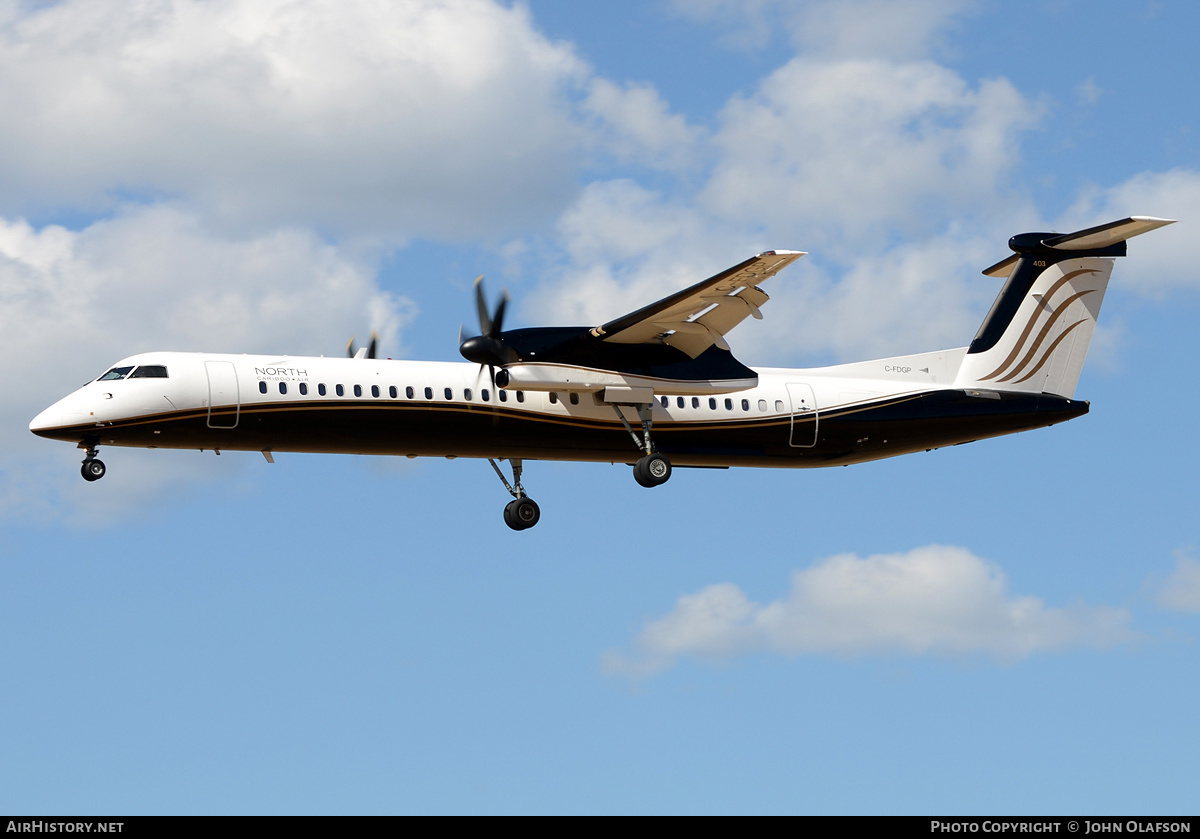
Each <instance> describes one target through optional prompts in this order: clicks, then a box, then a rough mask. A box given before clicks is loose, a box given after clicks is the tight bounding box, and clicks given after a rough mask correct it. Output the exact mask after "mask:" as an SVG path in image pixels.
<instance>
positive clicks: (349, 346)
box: [346, 335, 354, 358]
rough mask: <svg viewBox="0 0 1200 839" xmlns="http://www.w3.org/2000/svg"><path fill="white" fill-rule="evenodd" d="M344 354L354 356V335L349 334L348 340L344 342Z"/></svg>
mask: <svg viewBox="0 0 1200 839" xmlns="http://www.w3.org/2000/svg"><path fill="white" fill-rule="evenodd" d="M346 356H347V357H349V358H354V336H353V335H351V336H350V340H349V341H347V342H346Z"/></svg>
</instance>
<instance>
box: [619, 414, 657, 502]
mask: <svg viewBox="0 0 1200 839" xmlns="http://www.w3.org/2000/svg"><path fill="white" fill-rule="evenodd" d="M653 407H654V406H653V403H641V404H638V405H637V412H638V419H640V420H641V421H642V436H641V437H639V436H638V434H637V432H636V431H634V430H633V427H632V426H631V425H630V424H629V420H627V419H625V414H623V413H621V406H620V405H613V410H614V411H616V412H617V416H618V417H619V418H620V420H621V424H622V425H623V426H625V430H626V431H628V432H629V436H630V437H632V438H633V444H634V445H635V446H637V447H638V449H640V450H642V451H644V452H645V454H644V455H642V456H641V457H639V458H638V460H637V463H635V464H633V479H634V480H635V481H637V482H638V483H639V484H641V485H642V486H644V487H656V486H661V485H662V484H665V483H666V482H667V480H668V479H669V478H670V477H671V461H669V460H667V458H666V457H665V456H664V455H662V454H660V453H659V452H656V451H655V450H654V441H653V440H651V439H650V427H651V425H653V421H652V419H651V411H652V409H653Z"/></svg>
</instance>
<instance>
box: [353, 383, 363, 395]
mask: <svg viewBox="0 0 1200 839" xmlns="http://www.w3.org/2000/svg"><path fill="white" fill-rule="evenodd" d="M354 395H355V396H362V385H355V386H354Z"/></svg>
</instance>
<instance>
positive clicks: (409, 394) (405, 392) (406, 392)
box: [404, 385, 413, 399]
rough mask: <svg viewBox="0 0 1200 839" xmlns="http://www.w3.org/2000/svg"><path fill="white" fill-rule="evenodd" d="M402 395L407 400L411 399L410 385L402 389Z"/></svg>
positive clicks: (411, 390)
mask: <svg viewBox="0 0 1200 839" xmlns="http://www.w3.org/2000/svg"><path fill="white" fill-rule="evenodd" d="M404 395H405V396H407V397H408V398H409V399H412V398H413V389H412V385H409V386H408V387H406V388H404Z"/></svg>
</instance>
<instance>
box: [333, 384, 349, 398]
mask: <svg viewBox="0 0 1200 839" xmlns="http://www.w3.org/2000/svg"><path fill="white" fill-rule="evenodd" d="M333 390H334V392H335V393H336V394H337V395H338V396H345V395H346V389H345V388H344V387H342V386H341V385H337V386H336V387H334V389H333Z"/></svg>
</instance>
